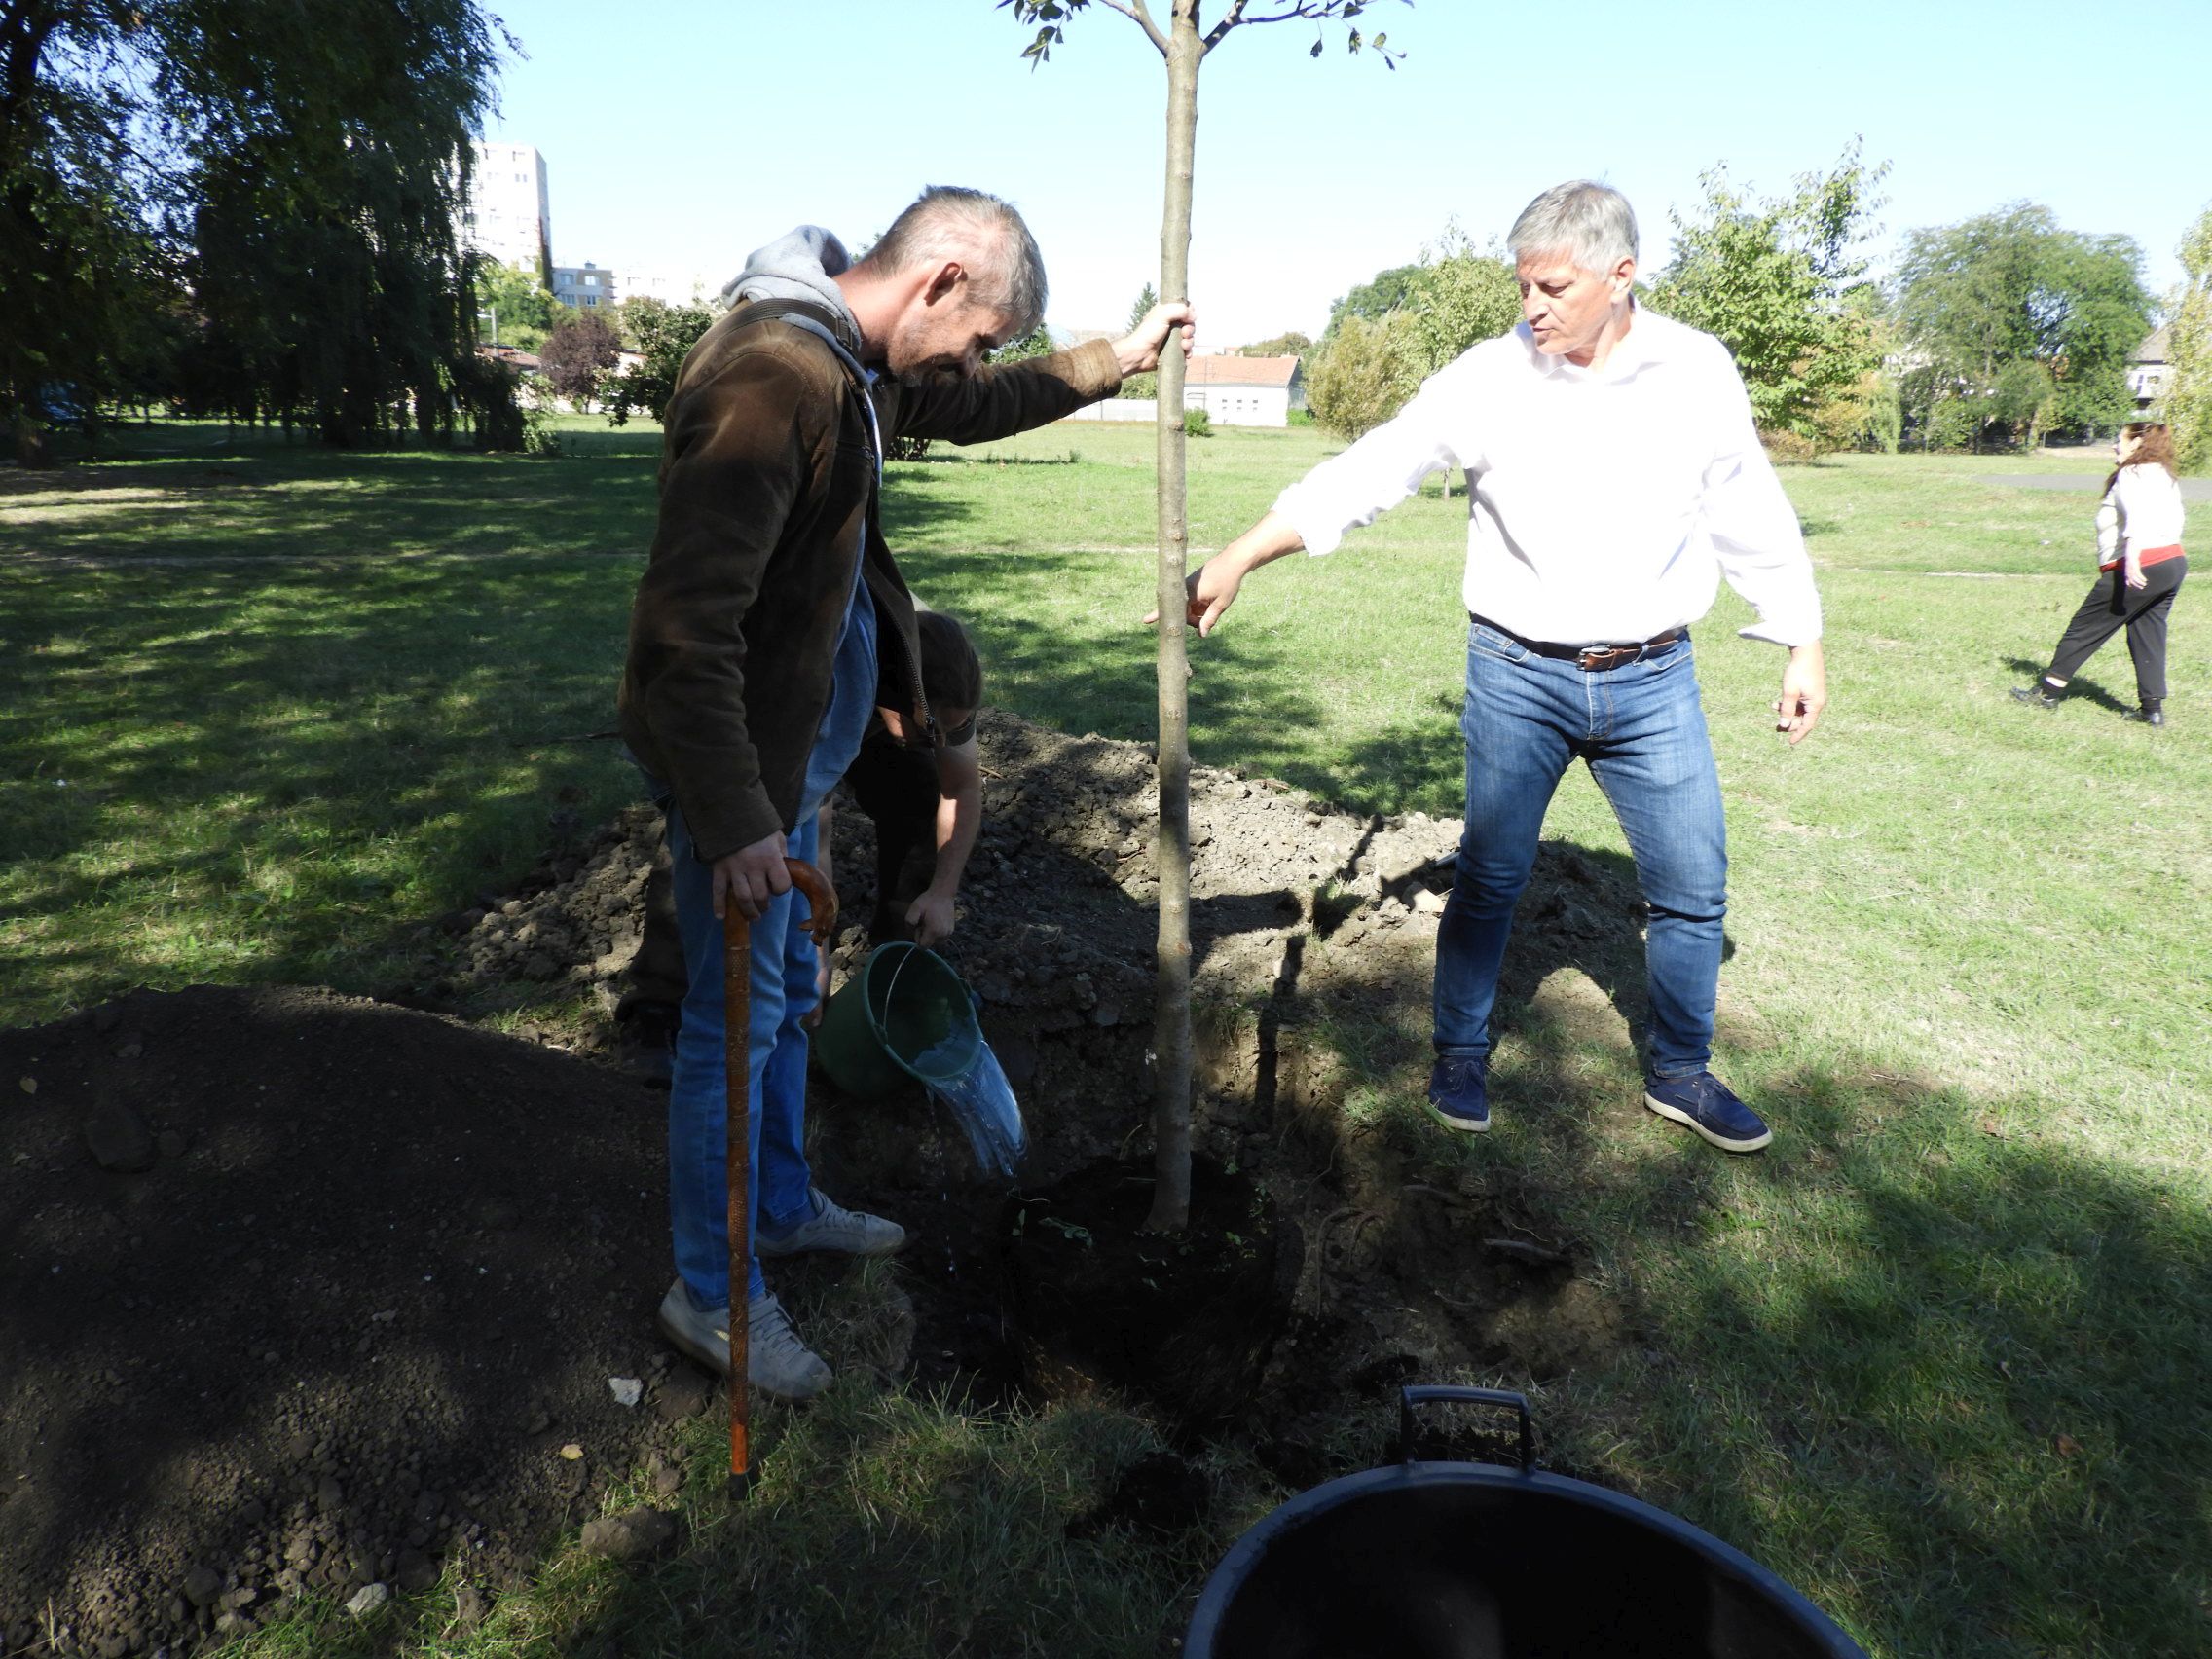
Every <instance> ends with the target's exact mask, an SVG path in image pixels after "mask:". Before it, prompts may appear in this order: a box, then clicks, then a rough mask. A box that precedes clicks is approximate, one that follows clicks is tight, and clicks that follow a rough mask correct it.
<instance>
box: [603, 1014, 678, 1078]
mask: <svg viewBox="0 0 2212 1659" xmlns="http://www.w3.org/2000/svg"><path fill="white" fill-rule="evenodd" d="M681 1023H682V1013H681V1011H679V1010H677V1009H673V1008H668V1007H665V1006H663V1005H661V1004H659V1003H639V1004H638V1005H637V1006H635V1007H634V1008H632V1009H631V1010H630V1012H629V1014H627V1015H625V1016H624V1017H623V1019H622V1020H621V1021H620V1022H619V1026H618V1032H619V1034H618V1035H617V1037H616V1038H615V1043H614V1059H615V1064H617V1065H619V1066H620V1067H621V1068H622V1070H623V1071H624V1073H626V1074H627V1075H628V1076H630V1077H634V1078H636V1079H637V1080H638V1081H639V1082H640V1083H642V1084H644V1085H645V1087H646V1088H668V1087H669V1084H670V1083H671V1082H672V1081H673V1080H674V1078H675V1076H676V1028H677V1026H678V1025H679V1024H681Z"/></svg>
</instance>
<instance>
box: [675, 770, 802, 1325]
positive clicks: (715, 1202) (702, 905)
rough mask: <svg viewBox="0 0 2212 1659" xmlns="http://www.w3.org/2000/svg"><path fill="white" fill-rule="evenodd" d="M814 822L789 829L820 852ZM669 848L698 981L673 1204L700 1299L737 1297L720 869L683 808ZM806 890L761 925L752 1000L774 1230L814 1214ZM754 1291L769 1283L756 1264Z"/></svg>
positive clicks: (687, 1043)
mask: <svg viewBox="0 0 2212 1659" xmlns="http://www.w3.org/2000/svg"><path fill="white" fill-rule="evenodd" d="M817 834H818V830H817V826H816V822H815V819H814V817H813V816H812V815H811V814H809V815H808V816H807V818H806V819H805V821H804V822H803V823H802V824H801V825H800V826H799V828H798V829H796V830H793V831H792V833H791V834H790V835H789V836H787V837H786V840H787V841H788V843H789V846H790V851H791V856H792V857H793V858H794V859H804V860H806V861H807V862H808V863H809V864H812V863H813V862H814V857H815V841H816V839H817ZM668 857H669V863H670V865H671V866H672V873H673V875H674V878H675V888H676V922H677V928H678V931H679V932H681V933H682V936H683V962H684V967H685V969H686V971H687V972H688V973H689V975H690V986H689V989H688V990H686V991H685V993H684V997H683V1020H682V1026H681V1028H680V1029H679V1030H678V1032H677V1034H676V1064H675V1076H674V1078H673V1079H672V1081H671V1083H670V1086H669V1090H668V1212H669V1222H670V1225H671V1227H672V1228H673V1230H674V1232H675V1235H676V1271H677V1272H678V1274H679V1275H681V1276H682V1280H683V1282H684V1284H685V1285H687V1286H689V1287H690V1291H691V1295H692V1298H693V1300H694V1301H696V1302H697V1303H698V1305H699V1306H700V1307H701V1308H720V1307H722V1306H724V1305H726V1304H727V1303H728V1301H729V1157H728V1151H729V1145H728V1132H729V1131H728V1123H729V1117H728V1099H729V1096H728V1088H729V1083H728V1071H727V1069H726V1067H725V1064H724V1060H725V1056H724V1052H723V1038H724V1031H725V1029H726V1027H725V1025H724V1022H723V1018H722V982H723V980H722V924H721V923H719V921H717V920H716V919H715V909H714V872H713V870H712V869H710V868H709V867H708V866H706V865H703V864H701V863H700V862H699V860H698V857H697V855H696V853H695V851H694V850H693V847H692V842H691V831H690V830H689V828H688V827H687V826H686V825H685V824H684V822H683V814H682V811H681V810H679V809H678V808H676V807H675V806H673V805H672V806H671V807H670V808H669V810H668ZM808 914H809V910H808V907H807V903H806V899H805V897H804V896H803V895H801V894H800V893H799V892H798V891H797V890H796V889H795V888H794V889H793V890H792V891H791V892H789V893H785V894H782V895H780V896H779V897H778V898H777V899H776V901H775V902H774V903H771V904H770V905H769V906H768V908H767V911H766V913H765V914H763V915H762V916H761V917H760V918H759V919H758V920H757V921H756V922H755V923H754V924H753V935H752V943H753V1004H752V1010H751V1013H752V1029H751V1031H750V1033H749V1044H748V1048H749V1051H750V1064H749V1066H748V1068H747V1075H748V1077H749V1079H750V1081H751V1084H752V1092H751V1095H750V1097H749V1105H750V1111H751V1118H752V1133H753V1153H752V1157H751V1158H750V1159H749V1160H748V1161H747V1166H748V1168H747V1172H748V1174H749V1176H750V1177H751V1179H750V1180H749V1182H748V1184H747V1185H748V1198H749V1199H750V1201H751V1204H752V1210H751V1213H752V1215H753V1217H754V1226H755V1227H756V1229H757V1228H758V1227H760V1226H762V1225H763V1224H765V1225H767V1226H769V1227H774V1228H777V1229H779V1230H780V1229H783V1228H788V1227H792V1226H795V1225H796V1224H797V1223H799V1222H801V1221H803V1220H805V1219H806V1217H807V1215H808V1214H809V1213H810V1210H811V1206H812V1198H811V1190H812V1186H813V1178H812V1175H811V1173H810V1172H809V1170H808V1168H807V1164H806V1032H805V1030H804V1029H803V1028H802V1027H801V1026H800V1024H799V1019H800V1017H801V1016H802V1015H804V1014H806V1013H807V1012H808V1011H809V1010H811V1009H812V1008H813V1007H814V1004H815V992H814V963H815V956H814V941H813V940H810V939H809V938H807V935H806V929H805V926H804V922H805V918H806V917H807V915H808ZM750 1266H751V1275H750V1284H751V1289H750V1290H749V1291H748V1292H747V1294H748V1295H751V1296H759V1295H761V1294H762V1293H763V1291H764V1289H765V1286H764V1285H763V1284H762V1282H761V1278H760V1262H759V1258H758V1257H755V1258H754V1259H753V1261H752V1262H751V1264H750Z"/></svg>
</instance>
